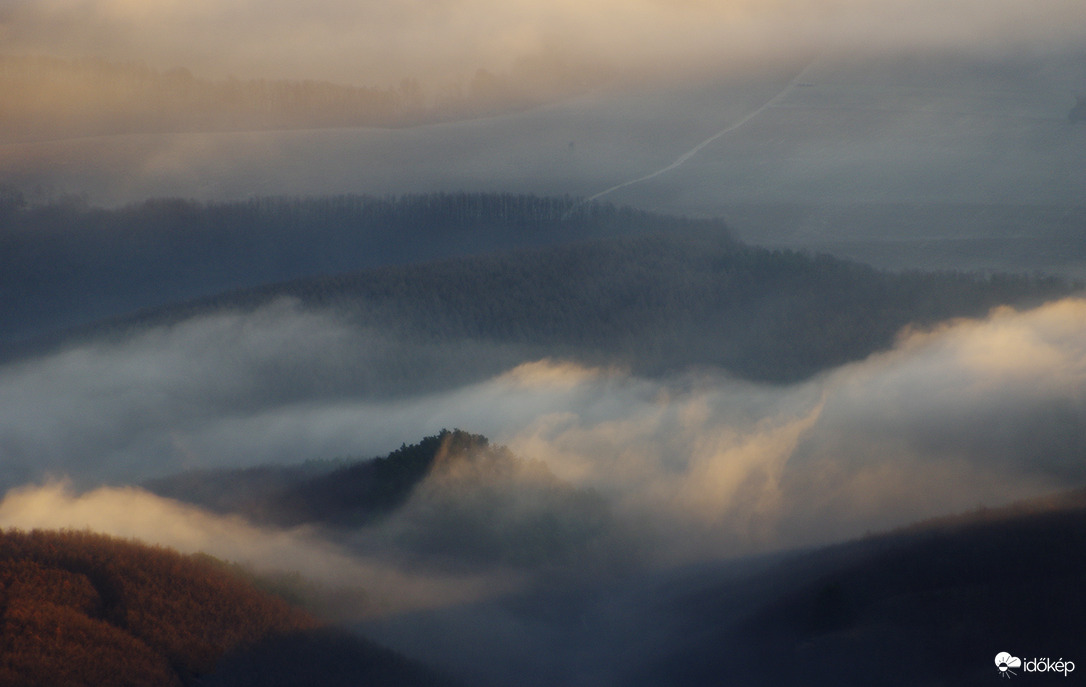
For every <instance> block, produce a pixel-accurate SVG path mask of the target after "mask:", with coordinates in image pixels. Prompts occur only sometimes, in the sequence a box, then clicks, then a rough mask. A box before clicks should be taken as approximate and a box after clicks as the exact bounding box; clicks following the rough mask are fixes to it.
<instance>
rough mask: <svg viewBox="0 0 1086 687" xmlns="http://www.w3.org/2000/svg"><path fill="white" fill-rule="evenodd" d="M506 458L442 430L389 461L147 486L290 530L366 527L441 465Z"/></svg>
mask: <svg viewBox="0 0 1086 687" xmlns="http://www.w3.org/2000/svg"><path fill="white" fill-rule="evenodd" d="M479 453H487V454H491V453H501V454H502V457H503V458H505V459H507V460H513V458H512V457H511V456H508V455H507V451H506V450H505V449H495V448H491V446H490V442H489V440H488V439H487V438H486V437H484V436H482V435H479V434H469V433H468V432H464V431H462V430H459V429H458V430H454V431H451V432H450V431H448V430H442V431H441V432H440V433H439V434H435V435H433V436H429V437H425V438H423V439H422V440H421V441H420V442H419V443H417V444H412V445H410V446H408V445H407V444H404V445H403V446H401V447H400V448H398V449H396V450H395V451H393V452H391V453H389V454H388V455H387V456H383V457H378V458H371V459H366V460H356V461H337V462H334V463H323V464H322V463H307V464H305V465H301V466H257V467H251V468H242V469H237V470H229V469H221V470H199V471H191V472H185V473H181V474H179V475H173V476H170V477H164V478H160V479H156V480H151V481H149V482H146V483H144V485H143V486H144V487H145V488H147V489H148V490H150V491H152V492H154V493H156V494H158V495H159V496H164V497H166V498H172V499H177V500H180V501H187V502H189V503H193V504H195V505H198V506H200V507H202V508H207V509H209V510H212V511H214V512H217V513H235V514H239V515H244V516H246V517H247V518H249V519H250V520H253V521H255V522H260V523H265V524H275V525H279V526H283V527H290V526H294V525H301V524H321V525H328V526H332V527H350V526H359V525H364V524H367V523H369V522H372V521H373V520H375V519H377V518H379V517H381V516H382V515H387V514H388V513H391V512H392V511H393V510H395V509H396V508H397V507H399V506H401V505H403V503H404V502H405V501H406V500H407V499H408V497H409V496H410V495H411V492H412V490H414V488H415V487H416V486H417V485H418V484H419V483H420V482H421V481H422V480H423V478H425V477H426V475H427V474H429V473H430V471H431V469H432V468H433V467H434V465H435V463H436V462H438V461H441V460H471V459H474V458H475V456H476V454H479Z"/></svg>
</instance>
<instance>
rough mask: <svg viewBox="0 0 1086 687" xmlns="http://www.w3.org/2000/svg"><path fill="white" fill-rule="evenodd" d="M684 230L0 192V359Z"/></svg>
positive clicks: (655, 222) (451, 208)
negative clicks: (151, 325) (289, 296)
mask: <svg viewBox="0 0 1086 687" xmlns="http://www.w3.org/2000/svg"><path fill="white" fill-rule="evenodd" d="M693 224H697V225H699V226H703V227H705V228H706V230H713V231H721V232H724V231H726V230H725V229H724V227H723V225H722V224H721V223H719V222H696V223H695V222H691V221H687V220H682V219H678V218H674V217H665V216H659V215H653V214H650V213H645V212H640V211H636V210H631V209H627V208H615V207H613V206H611V205H600V204H584V205H582V204H578V202H577V201H576V200H574V199H571V198H565V197H562V198H557V197H536V196H526V195H513V194H490V195H486V194H467V193H454V194H445V193H440V194H425V195H412V196H401V197H385V198H376V197H369V196H336V197H326V198H305V199H298V198H254V199H251V200H247V201H240V202H229V203H200V202H196V201H189V200H180V199H158V200H148V201H145V202H142V203H137V204H135V205H130V206H127V207H123V208H117V209H104V208H95V207H90V206H87V205H86V204H85V203H83V202H81V201H80V200H79V199H74V198H67V199H61V200H58V201H55V202H51V203H48V204H45V205H30V204H28V203H27V201H26V199H25V196H24V195H23V194H22V193H21V192H20V191H18V190H15V189H11V188H6V189H5V188H0V296H2V298H3V300H4V302H5V303H6V304H7V306H6V307H5V308H4V309H3V310H2V311H0V351H2V350H3V349H4V348H5V347H6V346H10V345H11V344H12V342H14V341H18V340H20V339H25V338H26V337H30V336H34V335H41V334H43V333H45V332H49V331H51V330H56V329H60V328H65V327H71V326H75V325H80V324H86V323H89V322H93V321H95V320H98V319H103V318H109V317H116V316H119V315H122V314H124V313H127V312H130V311H133V310H136V309H138V308H152V307H161V306H164V305H167V304H170V303H173V302H177V301H184V300H188V299H192V298H196V297H200V296H208V295H211V294H217V293H221V292H224V291H229V290H232V289H238V288H246V287H253V286H259V285H263V284H270V283H275V282H281V281H285V280H290V279H297V278H302V277H312V276H320V275H334V274H340V273H344V272H355V271H358V270H364V269H369V268H373V267H378V266H383V265H392V264H403V263H411V262H419V261H423V260H432V259H436V258H440V257H452V256H462V255H472V254H480V253H489V252H495V251H502V250H509V249H513V248H518V247H522V246H531V245H544V244H554V243H560V242H564V241H571V240H578V239H584V238H591V237H605V236H615V235H626V234H630V233H641V232H659V231H671V230H674V229H677V228H680V227H685V226H688V225H693Z"/></svg>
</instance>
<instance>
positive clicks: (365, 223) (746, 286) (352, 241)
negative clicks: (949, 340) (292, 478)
mask: <svg viewBox="0 0 1086 687" xmlns="http://www.w3.org/2000/svg"><path fill="white" fill-rule="evenodd" d="M0 200H2V201H3V202H2V203H0V204H2V205H3V206H4V207H3V208H0V215H2V217H0V226H2V227H3V229H2V230H0V294H3V297H4V300H5V302H7V303H9V304H10V306H11V307H8V308H5V309H4V311H3V312H2V313H0V353H4V352H5V349H6V352H7V353H8V354H9V355H11V354H13V353H15V352H18V351H19V350H20V349H21V350H22V351H24V352H25V351H29V350H33V349H34V348H35V347H36V346H38V345H40V344H42V342H43V340H45V338H44V337H45V336H46V333H47V332H53V336H54V337H55V338H57V339H61V338H63V337H62V336H61V335H59V334H57V331H58V330H62V329H63V328H65V327H72V326H74V325H78V324H89V323H92V322H95V321H102V320H109V319H110V318H114V324H115V325H116V326H111V327H106V328H97V329H92V330H91V332H90V333H91V334H94V333H101V332H102V331H112V332H114V333H116V332H122V331H125V330H130V329H131V328H132V327H136V328H138V327H141V326H145V325H149V324H154V323H156V322H158V323H161V322H164V321H178V320H181V319H184V318H186V317H190V316H194V315H203V314H209V313H212V312H215V311H220V310H222V309H231V308H233V309H236V308H250V307H256V306H259V305H261V304H264V303H268V302H270V301H272V300H274V299H277V298H281V297H290V298H294V299H297V300H298V301H300V302H301V303H302V304H303V305H305V306H309V307H335V308H337V309H339V310H340V311H342V312H344V313H348V314H350V315H351V316H352V317H353V318H354V319H355V321H356V323H358V324H359V325H362V326H365V327H367V328H369V329H370V330H371V331H380V332H382V333H383V335H385V336H389V337H393V338H395V339H397V340H398V341H400V342H402V343H410V344H411V345H413V346H419V345H429V346H431V347H435V346H436V347H444V346H446V345H448V344H455V343H456V342H465V341H471V342H476V343H478V342H484V343H487V344H489V345H492V346H497V347H503V350H505V351H507V352H508V351H516V352H514V353H510V354H509V355H507V356H506V357H504V358H501V359H500V360H499V359H498V358H497V357H495V358H494V360H493V365H491V367H486V364H485V362H486V361H485V360H483V359H482V358H485V356H476V358H479V360H477V361H476V364H475V367H479V366H480V365H481V366H482V367H484V368H486V369H477V370H475V371H474V372H473V374H474V373H478V374H489V373H492V372H495V371H498V370H500V369H501V368H502V367H503V366H507V365H509V364H516V362H519V361H520V360H524V359H528V358H529V357H534V358H538V357H541V356H547V355H550V356H562V357H568V358H571V359H575V360H580V361H583V362H587V363H590V364H601V363H602V364H614V363H617V364H622V365H627V366H629V367H630V368H631V369H633V370H634V371H636V372H639V373H647V374H655V373H662V372H671V371H676V370H682V369H686V368H689V367H691V366H715V367H720V368H723V369H726V370H729V371H731V372H732V373H735V374H737V375H740V376H743V377H747V378H751V379H756V380H769V381H791V380H797V379H802V378H804V377H806V376H809V375H811V374H813V373H816V372H818V371H820V370H823V369H826V368H829V367H832V366H835V365H839V364H841V363H844V362H848V361H852V360H856V359H859V358H862V357H864V356H866V355H868V354H870V353H872V352H874V351H877V350H881V349H884V348H886V347H887V346H889V345H890V344H891V343H892V341H893V338H894V336H895V335H896V334H897V332H898V331H900V329H901V328H902V327H905V326H907V325H910V324H920V325H925V324H931V323H934V322H937V321H940V320H943V319H946V318H950V317H959V316H981V315H983V314H985V313H986V312H987V310H988V309H990V308H991V307H993V306H996V305H1002V304H1011V305H1029V304H1035V303H1038V302H1041V301H1043V300H1046V299H1049V298H1054V297H1058V296H1061V295H1065V294H1068V293H1070V292H1072V291H1073V290H1074V288H1075V287H1074V286H1073V285H1070V284H1068V283H1066V282H1064V281H1061V280H1059V279H1056V278H1045V277H1040V276H1033V277H1027V276H1021V275H990V276H981V275H971V274H963V273H921V272H909V273H890V272H880V271H877V270H875V269H872V268H870V267H867V266H864V265H861V264H857V263H852V262H848V261H844V260H840V259H835V258H832V257H828V256H822V255H819V256H812V255H808V254H804V253H796V252H790V251H781V250H767V249H763V248H758V247H755V246H750V245H744V244H742V243H739V242H737V241H735V240H733V239H732V238H731V237H730V234H729V233H728V231H727V229H726V227H724V226H723V224H722V223H720V222H719V221H713V220H704V221H700V220H699V221H695V220H687V219H683V218H676V217H666V216H660V215H653V214H651V213H644V212H640V211H635V210H630V209H620V208H615V207H613V206H611V205H599V204H591V203H579V202H577V201H576V200H574V199H570V198H540V197H534V196H518V195H508V194H505V195H502V194H492V195H483V194H432V195H420V196H405V197H400V198H369V197H364V196H343V197H334V198H318V199H286V198H273V199H253V200H250V201H245V202H237V203H222V204H203V203H196V202H191V201H182V200H155V201H147V202H144V203H140V204H137V205H133V206H129V207H125V208H120V209H116V210H105V209H100V208H88V207H85V206H82V205H80V204H79V203H74V202H57V203H53V204H50V205H45V206H37V207H28V206H27V205H26V203H25V202H23V201H22V199H21V196H20V195H19V194H18V193H15V192H9V193H7V194H6V195H5V196H3V198H2V199H0ZM555 244H558V245H555ZM525 247H534V248H531V249H528V248H525ZM515 249H519V250H515ZM438 256H445V257H444V259H442V260H440V261H432V262H424V261H425V260H434V259H436V258H437V257H438ZM448 256H453V257H448ZM457 256H459V257H457ZM212 294H218V295H212ZM200 297H204V299H203V300H195V301H193V300H192V299H199V298H200ZM178 303H181V304H182V305H171V304H178ZM166 306H169V307H166ZM138 308H144V309H145V310H144V312H143V313H142V314H141V315H140V316H138V317H135V318H129V319H127V320H118V319H116V318H118V317H119V316H121V315H123V314H125V313H128V312H131V311H134V310H136V309H138ZM156 308H158V309H157V310H156ZM163 308H164V309H163ZM35 337H37V338H35ZM404 348H405V350H404V351H403V352H402V353H401V354H400V355H401V359H398V360H396V361H389V364H388V365H382V366H380V374H382V375H385V376H388V375H393V376H395V374H396V372H395V370H397V369H401V370H406V369H407V368H411V367H412V366H415V367H416V368H418V367H419V366H418V365H416V363H417V361H416V360H414V359H411V358H410V357H409V356H410V355H412V354H411V352H410V351H409V350H407V349H409V348H410V346H405V347H404ZM405 356H407V357H405ZM518 356H519V357H518ZM420 369H421V368H420ZM408 376H410V377H411V378H416V377H418V376H419V375H417V374H415V375H408ZM403 381H404V380H403V379H399V380H397V379H388V380H385V382H387V384H386V386H387V388H389V389H393V390H395V389H399V390H400V391H405V390H409V389H407V388H406V387H403V386H402V384H401V385H400V386H397V384H399V383H400V382H403ZM461 381H462V380H461Z"/></svg>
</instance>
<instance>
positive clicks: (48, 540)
mask: <svg viewBox="0 0 1086 687" xmlns="http://www.w3.org/2000/svg"><path fill="white" fill-rule="evenodd" d="M0 620H2V621H3V622H2V624H0V647H2V650H0V683H2V684H5V685H21V686H26V687H29V686H31V685H41V686H42V687H56V686H57V685H71V686H75V685H87V686H88V687H102V686H109V685H128V686H136V685H148V687H151V686H154V687H161V686H166V685H196V684H201V685H202V684H215V685H245V684H253V683H252V682H251V681H249V680H248V678H247V677H246V676H244V675H239V674H237V673H236V666H237V665H239V664H241V665H244V664H246V661H249V660H250V657H251V656H254V655H261V656H262V665H263V670H264V671H269V670H271V671H272V672H278V673H280V674H284V675H292V676H294V679H295V680H296V681H295V682H294V683H292V684H300V683H299V682H297V680H303V681H306V682H307V683H309V684H326V685H327V684H333V685H346V684H351V685H365V684H381V685H422V684H426V685H437V684H448V683H447V682H446V681H444V679H443V678H440V677H439V676H438V675H436V674H433V673H430V672H429V671H427V670H426V669H423V668H420V667H418V666H416V665H415V664H413V663H411V662H409V661H408V660H407V659H404V658H402V657H400V656H398V655H396V654H394V653H393V652H391V651H388V650H385V649H381V648H379V647H376V646H374V645H372V644H370V643H368V642H366V641H365V640H362V639H359V638H357V637H354V636H350V635H346V634H345V633H344V634H337V633H336V631H334V630H331V629H318V628H319V623H318V621H317V620H316V619H314V618H312V617H310V616H309V615H307V614H306V613H304V612H302V611H300V610H298V609H295V608H292V607H290V606H288V605H287V604H286V603H285V602H283V601H282V600H280V599H278V598H276V597H273V596H270V595H268V594H266V593H264V592H261V591H258V590H257V589H256V588H254V587H253V586H252V585H251V584H250V583H249V582H248V581H246V580H245V579H243V578H241V577H239V576H236V575H234V574H232V573H231V572H230V569H229V567H228V566H225V565H223V564H221V563H216V562H215V561H214V559H210V558H209V557H206V556H184V555H181V554H179V553H177V552H174V551H170V550H167V549H163V548H158V547H154V548H152V547H147V546H143V545H140V544H137V543H134V542H130V541H124V540H119V539H114V538H110V537H107V536H104V535H97V534H93V533H90V532H73V531H67V532H44V531H34V532H30V533H26V532H18V531H10V530H9V531H5V532H3V533H0ZM267 646H276V647H278V648H279V650H280V651H279V652H277V653H278V655H269V654H266V653H264V654H261V653H260V652H261V651H263V649H262V648H261V647H267ZM329 660H333V661H337V662H338V664H337V665H335V666H334V667H331V668H330V667H329V665H328V664H327V663H326V661H329ZM348 676H349V678H350V679H349V680H348V679H347V677H348ZM325 678H327V679H325ZM209 680H210V681H209ZM370 680H372V682H371V681H370ZM260 684H263V685H270V684H287V683H283V682H274V681H265V682H261V683H260Z"/></svg>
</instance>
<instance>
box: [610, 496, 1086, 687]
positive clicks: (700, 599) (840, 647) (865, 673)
mask: <svg viewBox="0 0 1086 687" xmlns="http://www.w3.org/2000/svg"><path fill="white" fill-rule="evenodd" d="M1084 581H1086V492H1083V491H1082V490H1079V491H1076V492H1072V493H1068V494H1064V495H1061V496H1060V497H1058V498H1052V499H1042V500H1038V501H1036V502H1032V503H1022V504H1015V505H1013V506H1010V507H1007V508H1003V509H993V510H990V511H980V512H977V513H972V514H968V515H963V516H956V517H953V518H943V519H939V520H935V521H931V522H927V523H919V524H917V525H914V526H912V527H909V528H906V529H903V530H900V531H897V532H892V533H889V534H886V535H880V536H873V537H869V538H866V539H862V540H858V541H854V542H850V543H846V544H842V545H837V546H832V547H828V548H825V549H820V550H817V551H814V552H812V553H808V554H803V555H798V556H789V557H786V558H784V559H782V560H780V561H779V562H778V563H776V564H771V565H767V566H765V568H764V569H763V570H761V571H760V572H759V574H758V575H757V577H756V579H755V578H750V579H747V580H746V581H739V582H737V581H736V580H735V579H728V580H719V581H716V582H714V581H712V579H711V578H708V579H705V578H703V579H701V581H700V582H699V583H698V584H696V585H690V586H687V587H686V588H685V591H683V592H681V593H679V594H677V595H675V596H674V597H672V598H671V599H669V600H667V601H660V600H658V601H657V607H658V608H659V607H664V608H666V609H668V610H667V611H665V616H666V617H667V618H668V619H669V622H675V623H676V625H674V626H673V627H675V632H676V633H677V634H680V635H682V636H684V637H687V638H688V641H687V642H685V643H684V645H683V646H682V647H680V648H673V649H672V650H671V651H670V652H669V655H667V657H666V658H658V659H656V660H654V661H651V663H652V665H651V666H641V667H640V669H639V670H635V671H632V672H631V675H633V674H636V677H631V678H629V679H627V680H626V681H625V684H627V685H631V686H633V685H653V684H660V682H659V681H660V680H661V679H663V680H665V681H667V682H669V683H672V684H683V685H690V686H691V687H695V686H698V685H706V686H708V685H719V684H721V683H722V682H726V681H735V682H737V683H740V684H748V685H869V684H880V685H935V684H954V685H988V684H992V682H993V681H995V680H997V679H998V678H999V677H1000V675H999V672H998V670H997V668H996V665H995V663H994V657H995V655H996V654H997V653H999V652H1002V651H1007V652H1012V654H1013V655H1014V656H1018V657H1020V658H1022V659H1023V660H1024V661H1025V660H1028V659H1031V658H1042V657H1047V658H1049V659H1051V661H1057V660H1059V659H1060V658H1063V659H1066V660H1070V661H1074V662H1075V663H1076V664H1082V663H1083V655H1082V647H1083V646H1086V627H1084V626H1083V624H1082V618H1083V614H1084V613H1086V595H1084V594H1083V591H1082V590H1083V582H1084ZM744 597H746V599H748V601H746V602H744V601H742V600H741V599H743V598H744ZM749 599H754V600H755V601H754V602H753V603H751V602H750V601H749ZM744 605H745V606H746V610H743V611H739V612H738V613H737V612H736V609H737V608H740V609H741V608H743V607H744ZM736 618H737V619H736ZM660 622H664V621H663V620H660ZM1083 667H1084V668H1086V665H1084V666H1083ZM1079 669H1080V668H1079V667H1076V668H1075V672H1076V673H1077V672H1078V670H1079ZM1018 676H1019V677H1023V675H1022V673H1021V671H1020V670H1019V671H1018ZM1029 677H1033V678H1045V679H1048V680H1050V681H1054V679H1053V678H1055V677H1058V679H1059V681H1061V682H1062V681H1063V680H1064V679H1065V678H1064V676H1063V675H1062V674H1060V675H1058V676H1053V675H1051V674H1048V675H1031V676H1029ZM1072 677H1076V676H1075V675H1072Z"/></svg>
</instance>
